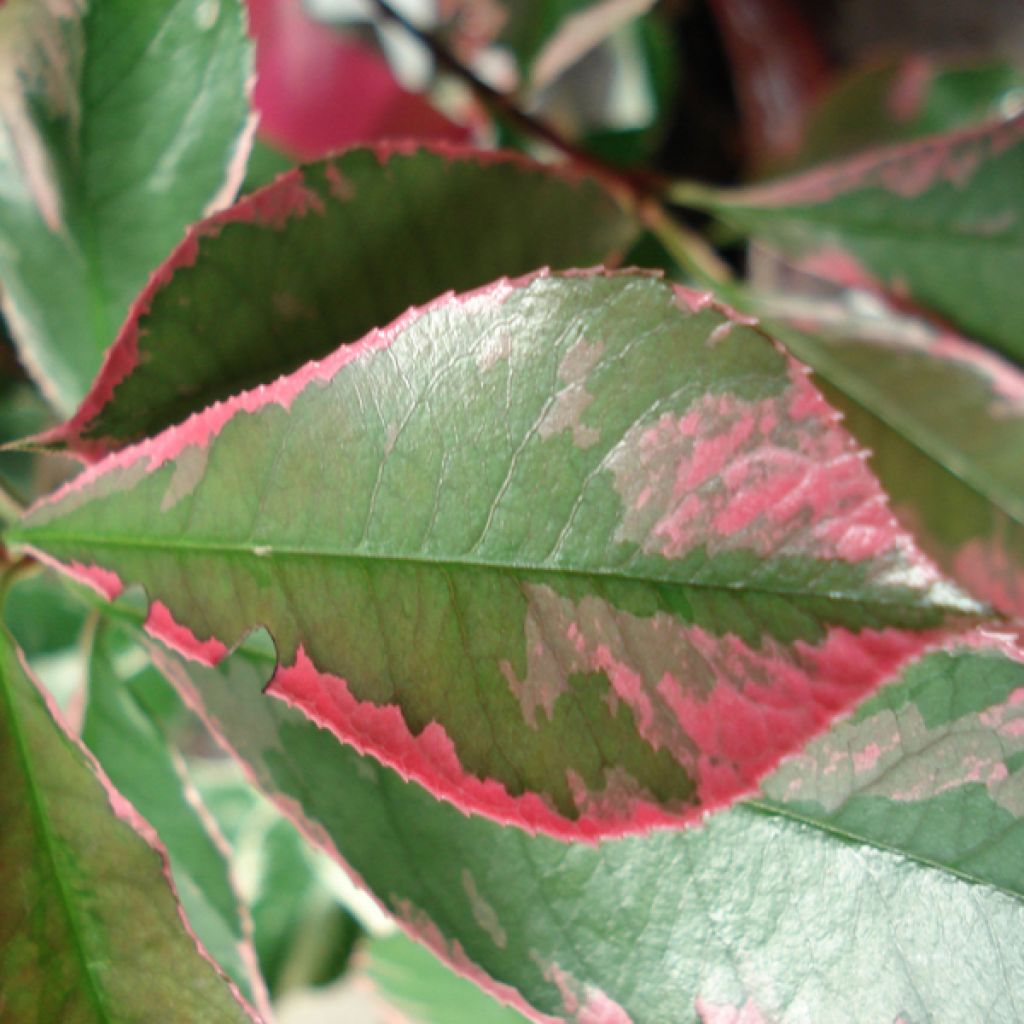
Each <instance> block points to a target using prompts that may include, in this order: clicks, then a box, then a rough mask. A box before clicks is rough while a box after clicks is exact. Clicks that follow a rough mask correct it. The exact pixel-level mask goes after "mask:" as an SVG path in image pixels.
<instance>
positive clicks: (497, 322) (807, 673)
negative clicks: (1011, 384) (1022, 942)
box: [12, 273, 979, 837]
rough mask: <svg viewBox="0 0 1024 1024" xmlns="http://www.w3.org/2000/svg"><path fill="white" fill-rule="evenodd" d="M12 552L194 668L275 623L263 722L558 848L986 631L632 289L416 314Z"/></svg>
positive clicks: (223, 408) (865, 478)
mask: <svg viewBox="0 0 1024 1024" xmlns="http://www.w3.org/2000/svg"><path fill="white" fill-rule="evenodd" d="M541 493H543V494H544V495H545V506H544V508H543V509H540V508H538V506H537V500H536V496H537V495H538V494H541ZM524 509H525V510H532V512H530V514H529V515H525V517H524V514H523V510H524ZM12 539H14V540H16V541H18V542H20V543H21V544H23V545H25V546H26V549H27V550H29V551H32V552H35V553H38V554H39V555H40V557H42V558H44V559H49V560H51V561H54V562H55V564H57V565H58V566H59V567H61V568H63V569H64V571H67V572H70V573H71V574H73V575H75V576H76V577H77V578H79V579H82V580H84V581H86V582H90V583H92V584H93V585H94V586H96V587H98V588H99V589H100V590H101V591H102V592H103V593H105V594H106V595H107V596H108V597H112V596H114V595H116V594H117V593H118V592H119V591H120V590H121V589H122V587H124V586H128V585H132V584H136V583H141V584H142V585H143V586H144V587H145V589H146V591H147V593H148V597H149V600H150V602H151V604H150V608H151V610H150V617H149V623H148V624H149V627H150V629H151V630H152V631H153V632H154V633H156V634H158V635H160V636H162V637H163V638H165V639H167V640H168V641H170V642H171V643H172V645H173V646H175V647H176V648H178V649H179V650H182V651H184V652H185V653H187V654H188V655H189V656H190V657H193V658H196V659H198V660H202V661H205V662H207V663H214V662H216V661H218V660H220V659H221V658H222V657H223V655H224V654H225V652H226V651H227V650H230V649H232V648H233V647H234V646H235V645H236V644H237V643H238V642H239V641H240V640H241V639H242V638H243V637H244V636H245V635H246V634H247V633H248V632H250V631H251V630H253V629H255V628H257V627H261V626H263V627H266V628H267V629H268V630H269V632H270V634H271V636H272V637H273V639H274V641H275V644H276V646H277V651H278V657H279V662H280V664H279V667H278V670H277V673H276V674H275V676H274V679H273V681H272V683H271V691H272V692H273V693H275V694H276V695H278V696H280V697H283V698H285V699H286V700H288V701H290V702H292V703H294V704H296V705H297V706H299V707H301V708H302V709H303V710H304V711H305V712H306V713H307V714H308V715H309V716H310V717H312V718H313V719H314V720H315V721H317V722H318V723H319V724H321V725H323V726H325V727H327V728H329V729H331V731H332V732H333V733H334V734H335V735H336V736H337V737H338V738H340V739H342V740H344V741H346V742H349V743H352V744H353V745H355V746H356V747H357V749H359V750H360V751H365V752H369V753H372V754H373V755H374V756H376V757H378V758H380V759H382V760H383V761H384V762H385V763H387V764H389V765H392V766H393V767H395V768H396V769H397V770H398V771H400V772H401V773H402V774H403V775H404V776H406V777H409V778H414V779H416V780H417V781H419V782H421V783H422V784H424V785H425V786H427V787H428V788H429V789H430V790H431V791H432V792H433V793H435V794H436V795H438V796H442V797H445V798H447V799H450V800H452V801H454V802H455V803H457V804H458V805H459V806H460V807H462V808H463V809H465V810H469V811H477V812H480V813H484V814H488V815H490V816H492V817H495V818H497V819H499V820H501V821H506V822H513V823H516V824H519V825H522V826H524V827H527V828H530V829H541V830H544V831H547V832H551V833H553V834H558V835H563V836H567V837H597V836H600V835H605V834H616V833H620V832H625V831H636V830H638V829H644V828H647V827H649V826H651V825H655V824H661V823H682V822H691V821H695V820H698V819H699V818H700V816H701V815H702V814H703V813H704V812H706V811H707V810H709V809H712V808H714V807H718V806H722V805H724V804H727V803H728V802H730V801H731V800H733V799H735V798H736V797H738V796H741V795H743V794H744V793H746V792H748V791H749V790H750V789H751V788H752V787H753V786H754V785H755V784H756V782H757V780H758V779H759V778H760V777H761V776H762V775H763V774H764V773H765V772H766V771H768V770H769V769H770V768H772V767H773V766H774V765H775V764H776V763H777V762H778V761H779V759H780V758H781V757H783V756H784V755H786V754H787V753H789V752H791V751H794V750H798V749H800V747H802V746H803V745H804V743H805V742H806V741H807V740H808V739H809V738H810V737H811V736H813V735H814V734H816V733H817V732H819V731H820V730H821V729H822V728H823V727H825V726H826V725H827V724H828V722H830V721H831V720H832V719H833V718H834V717H835V716H836V715H837V714H839V713H840V712H842V711H843V710H845V709H848V708H850V707H852V706H853V705H854V704H855V703H856V702H857V701H859V700H860V699H861V698H863V697H864V696H866V695H867V694H869V693H870V692H871V691H872V690H873V689H874V688H875V687H877V686H878V685H879V683H881V682H883V681H884V680H885V679H887V678H889V677H890V676H891V675H893V674H894V673H895V672H896V671H897V670H898V669H899V668H900V666H901V665H902V664H903V663H904V662H905V661H906V660H907V659H909V658H912V657H914V656H916V655H919V654H920V653H922V652H923V651H925V650H927V649H928V648H930V647H932V646H934V645H935V644H936V643H938V642H940V641H942V640H943V638H945V637H946V636H948V635H949V632H950V630H954V631H955V630H957V629H959V628H961V622H962V619H963V616H964V615H972V614H975V613H976V612H978V611H979V607H978V606H977V605H975V604H974V602H972V601H971V600H969V599H967V598H966V597H965V596H964V595H962V594H960V593H958V592H957V591H956V590H955V589H954V588H952V587H950V586H949V585H947V584H946V583H945V582H944V581H943V580H942V579H941V578H940V577H939V576H938V574H937V572H936V570H935V569H934V567H933V566H932V564H931V563H930V562H929V561H928V560H927V559H926V558H925V557H924V556H923V555H921V553H920V552H919V551H918V550H917V549H916V548H915V547H914V544H913V542H912V540H911V538H910V537H909V535H907V534H905V533H903V532H902V531H901V530H900V529H899V528H898V527H897V525H896V523H895V521H894V519H893V518H892V516H891V514H890V513H889V511H888V509H887V507H886V503H885V498H884V495H883V493H882V491H881V490H880V488H879V487H878V485H877V483H876V482H875V480H874V478H873V477H872V476H871V474H870V472H869V471H868V469H867V467H866V465H865V462H864V457H863V454H862V453H861V452H860V451H859V450H858V449H857V447H856V445H855V444H854V443H853V442H852V440H851V439H850V438H849V436H848V435H847V434H846V433H845V432H844V431H843V430H842V428H841V427H840V425H839V422H838V417H837V414H836V413H834V412H833V411H832V409H831V408H830V407H829V406H828V405H826V403H825V402H824V400H823V399H822V398H821V396H820V394H819V393H818V392H817V391H816V390H815V389H814V387H813V386H812V384H811V383H810V381H809V379H808V377H807V375H806V373H805V372H804V370H803V369H802V368H801V367H800V366H799V365H798V364H796V363H795V362H794V361H793V360H792V358H791V357H789V356H787V355H786V354H785V353H784V352H783V351H782V350H781V349H780V348H779V347H778V346H777V345H776V344H775V343H773V342H772V341H771V339H769V338H768V337H767V336H765V335H764V334H762V333H761V332H760V331H758V330H756V329H755V328H753V327H751V326H750V325H749V322H747V321H743V320H738V319H735V318H733V317H732V316H731V315H730V314H729V313H728V312H726V311H723V310H721V309H719V308H717V307H716V306H715V305H714V304H713V303H712V302H711V301H710V298H709V297H708V296H706V295H698V294H696V293H691V292H687V291H685V290H681V289H679V288H673V287H671V286H669V285H666V284H664V283H662V282H660V281H659V280H657V279H655V278H652V277H650V276H648V275H643V274H636V273H632V274H620V275H608V274H601V273H589V274H580V273H575V274H566V275H546V274H541V275H538V276H535V277H532V278H527V279H522V280H517V281H500V282H498V283H496V284H495V285H493V286H491V287H489V288H485V289H481V290H479V291H477V292H473V293H469V294H467V295H463V296H459V297H451V296H444V297H442V298H441V299H438V300H436V301H435V302H434V303H433V304H431V305H430V306H428V307H424V308H423V309H419V310H411V311H410V312H409V313H407V314H406V315H405V316H404V317H402V318H400V319H399V320H398V321H396V322H395V323H393V324H392V325H391V326H390V327H388V328H386V329H384V330H381V331H376V332H374V333H372V334H371V335H369V336H367V337H366V338H365V339H364V340H363V341H362V342H360V343H358V344H354V345H348V346H343V347H341V348H340V349H338V350H337V351H336V352H335V353H334V354H333V355H331V356H330V357H329V358H328V359H326V360H324V361H323V362H320V363H310V364H308V365H307V366H305V367H304V368H303V369H302V370H300V371H298V372H296V373H294V374H292V375H291V376H289V377H285V378H282V379H280V380H279V381H277V382H276V383H275V384H273V385H272V386H270V387H261V388H258V389H256V390H254V391H250V392H245V393H243V394H241V395H239V396H237V397H235V398H232V399H229V400H228V401H226V402H222V403H219V404H217V405H214V406H212V407H211V408H209V409H208V410H206V411H204V412H202V413H200V414H198V415H196V416H194V417H192V418H191V419H190V420H188V421H187V422H186V423H184V424H182V425H181V426H179V427H175V428H171V429H169V430H167V431H165V432H164V433H163V434H161V435H159V436H158V437H156V438H154V439H152V440H149V441H146V442H143V443H141V444H139V445H137V446H135V447H133V448H130V449H126V450H125V451H123V452H120V453H117V454H115V455H113V456H110V457H109V458H107V459H106V460H105V461H103V462H101V463H99V464H98V465H96V466H94V467H91V468H90V469H88V470H86V471H85V472H84V473H83V474H82V475H80V476H79V477H78V478H77V479H75V480H74V481H72V482H71V483H69V484H68V485H66V486H65V487H64V488H62V489H61V490H60V491H58V492H57V493H56V494H55V495H53V496H51V497H50V498H47V499H44V500H43V501H41V502H40V503H38V504H37V505H36V506H35V508H34V509H33V510H32V511H31V512H30V513H29V515H28V516H27V518H26V519H25V521H24V522H23V523H22V524H21V525H20V526H18V527H17V528H16V529H15V531H13V532H12ZM200 579H201V580H202V581H203V582H202V585H201V586H197V585H194V581H198V580H200Z"/></svg>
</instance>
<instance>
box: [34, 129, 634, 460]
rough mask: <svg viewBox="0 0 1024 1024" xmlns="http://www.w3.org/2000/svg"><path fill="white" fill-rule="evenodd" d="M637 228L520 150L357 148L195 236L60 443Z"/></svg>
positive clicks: (181, 403) (196, 404) (602, 255)
mask: <svg viewBox="0 0 1024 1024" xmlns="http://www.w3.org/2000/svg"><path fill="white" fill-rule="evenodd" d="M637 231H638V228H637V225H636V222H635V221H634V219H633V218H632V217H631V216H630V215H629V214H627V213H626V212H625V211H624V210H622V209H621V208H620V207H619V205H618V204H617V203H616V201H615V200H614V199H613V198H612V197H611V196H610V195H609V194H608V193H607V192H606V191H605V190H604V189H603V188H602V187H601V186H600V185H599V184H598V183H597V182H595V181H593V180H592V179H590V178H587V177H580V176H576V175H573V174H568V175H567V174H566V173H564V172H560V171H552V170H550V169H546V168H543V167H541V166H540V165H537V164H533V163H530V162H529V161H526V160H523V159H521V158H517V157H513V156H511V155H496V154H483V153H476V152H473V151H470V150H461V151H460V150H450V149H425V148H423V147H421V146H418V145H410V146H408V147H401V146H399V147H395V146H391V147H376V148H372V149H355V150H350V151H349V152H347V153H344V154H342V155H341V156H339V157H336V158H334V159H332V160H328V161H325V162H323V163H320V164H314V165H312V166H309V167H305V168H303V169H301V170H295V171H293V172H291V173H290V174H288V175H286V176H285V177H283V178H281V179H279V180H278V181H277V182H276V184H274V185H271V186H270V187H269V188H267V189H266V190H264V191H261V192H258V193H256V194H254V195H252V196H247V197H246V198H245V199H243V200H241V201H240V202H239V203H237V204H236V205H235V206H233V207H232V208H230V209H228V210H225V211H224V212H223V213H220V214H217V215H215V216H213V217H211V218H209V219H208V220H206V221H203V222H202V223H200V224H198V225H196V226H195V227H193V228H192V229H191V230H190V231H189V233H188V235H187V237H186V238H185V241H184V242H183V243H182V244H181V245H180V246H179V247H178V249H176V250H175V252H174V253H172V255H171V256H170V258H169V259H168V260H167V261H166V262H165V263H164V265H163V266H162V267H161V268H160V271H159V272H158V273H157V275H156V276H155V277H154V279H153V280H152V281H151V282H150V283H149V285H148V286H147V288H146V290H145V291H144V292H143V293H142V295H141V296H140V297H139V299H138V300H137V302H136V304H135V306H134V307H133V310H132V316H131V317H130V319H129V320H128V322H127V323H126V324H125V326H124V328H123V330H122V331H121V333H120V335H119V336H118V339H117V341H116V343H115V345H114V347H113V349H112V350H111V352H110V354H109V355H108V357H107V361H106V364H105V366H104V368H103V372H102V374H101V375H100V378H99V379H98V380H97V382H96V384H95V385H94V386H93V389H92V391H91V392H90V395H89V397H88V398H87V399H86V402H85V404H84V405H83V406H82V408H81V409H80V410H79V412H78V414H77V415H76V416H75V418H74V419H73V420H72V421H71V423H70V424H69V425H68V426H67V427H66V428H65V429H64V430H62V431H58V432H57V433H56V434H55V435H51V439H52V440H58V441H60V440H65V441H67V443H69V444H70V445H71V446H72V447H73V448H75V449H77V450H79V451H82V450H84V451H86V452H87V453H88V452H90V451H91V452H92V453H93V454H95V453H96V451H97V450H99V451H103V450H106V449H107V448H108V447H110V446H112V445H120V444H124V443H125V442H127V441H132V440H137V439H139V438H141V437H145V436H147V435H150V434H152V433H155V432H156V431H157V430H159V429H161V428H163V427H166V426H168V425H170V424H171V423H175V422H177V421H179V420H181V419H184V418H185V417H186V416H187V415H188V414H189V413H192V412H195V411H196V410H198V409H202V408H203V407H205V406H206V405H208V404H209V403H211V402H213V401H215V400H217V399H221V398H226V397H227V396H229V395H231V394H234V393H235V392H237V391H239V390H241V389H242V388H244V387H251V386H254V385H256V384H268V383H270V382H271V381H272V380H274V378H275V377H277V376H279V375H280V374H282V373H285V372H288V371H291V370H294V369H295V368H296V367H297V366H300V365H301V364H302V363H304V362H306V361H307V360H309V359H318V358H321V357H322V356H325V355H326V354H327V353H329V352H332V351H333V350H334V349H335V348H336V347H337V345H338V343H339V342H341V341H355V340H356V339H358V338H360V337H362V335H364V334H365V333H366V332H367V331H369V330H370V329H371V328H373V327H375V326H378V325H380V324H382V323H386V322H387V321H388V320H390V319H392V318H393V317H395V316H398V315H399V314H400V313H402V312H404V311H405V310H406V309H408V308H409V306H410V305H414V304H416V303H423V302H427V301H429V300H430V299H432V298H434V296H435V295H438V294H440V293H441V292H443V291H445V289H448V288H456V289H467V288H473V287H477V286H478V285H482V284H486V283H487V282H489V281H491V280H493V279H494V278H496V277H498V276H500V275H501V274H523V273H527V272H528V271H531V270H534V269H535V268H536V267H538V266H543V265H545V264H549V265H551V266H555V267H566V266H573V265H582V266H588V265H590V264H594V263H600V262H604V261H607V260H611V259H613V258H614V253H615V252H616V251H622V250H623V249H624V248H625V247H627V246H628V245H629V243H630V242H631V241H632V240H633V239H634V238H635V237H636V235H637Z"/></svg>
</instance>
